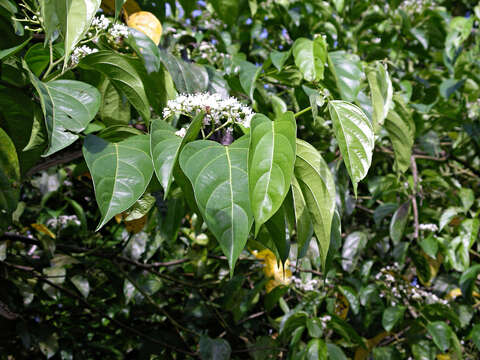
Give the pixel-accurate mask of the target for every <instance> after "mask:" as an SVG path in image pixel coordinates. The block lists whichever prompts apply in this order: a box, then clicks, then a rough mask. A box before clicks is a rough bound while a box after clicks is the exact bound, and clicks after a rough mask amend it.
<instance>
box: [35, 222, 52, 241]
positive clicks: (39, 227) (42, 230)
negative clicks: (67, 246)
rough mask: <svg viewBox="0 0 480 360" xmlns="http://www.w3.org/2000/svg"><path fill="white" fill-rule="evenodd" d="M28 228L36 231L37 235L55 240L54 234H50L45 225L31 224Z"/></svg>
mask: <svg viewBox="0 0 480 360" xmlns="http://www.w3.org/2000/svg"><path fill="white" fill-rule="evenodd" d="M30 226H31V227H32V228H34V229H35V230H37V231H38V232H39V233H42V234H45V235H47V236H49V237H51V238H52V239H56V236H55V234H54V233H52V232H51V231H50V230H49V229H48V228H47V227H46V226H45V225H43V224H31V225H30Z"/></svg>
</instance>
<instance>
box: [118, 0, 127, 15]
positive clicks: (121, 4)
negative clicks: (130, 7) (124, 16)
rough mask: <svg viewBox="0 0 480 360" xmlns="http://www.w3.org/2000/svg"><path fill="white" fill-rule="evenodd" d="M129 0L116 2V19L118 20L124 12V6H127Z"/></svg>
mask: <svg viewBox="0 0 480 360" xmlns="http://www.w3.org/2000/svg"><path fill="white" fill-rule="evenodd" d="M126 1H127V0H115V19H117V18H118V15H119V14H120V11H122V7H123V4H125V2H126Z"/></svg>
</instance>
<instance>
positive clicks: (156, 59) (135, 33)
mask: <svg viewBox="0 0 480 360" xmlns="http://www.w3.org/2000/svg"><path fill="white" fill-rule="evenodd" d="M116 1H118V0H116ZM122 1H123V0H122ZM128 32H129V35H128V38H126V39H125V40H126V43H127V44H128V45H130V46H131V47H132V49H133V50H134V51H135V52H136V53H137V55H138V56H140V57H141V58H142V61H143V63H144V64H145V69H146V70H147V73H149V74H150V73H152V72H156V71H159V70H160V50H159V49H158V46H157V45H156V44H155V43H154V42H153V41H152V39H150V38H149V37H148V36H147V35H145V34H144V33H143V32H141V31H139V30H137V29H133V28H128Z"/></svg>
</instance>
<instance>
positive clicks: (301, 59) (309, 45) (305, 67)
mask: <svg viewBox="0 0 480 360" xmlns="http://www.w3.org/2000/svg"><path fill="white" fill-rule="evenodd" d="M292 50H293V58H294V59H295V65H297V67H298V68H299V69H300V71H301V72H302V74H303V77H304V78H305V80H307V81H311V82H313V81H319V80H323V70H324V67H325V63H326V62H327V43H326V42H325V39H324V38H323V37H321V36H318V37H317V38H316V39H315V40H313V41H312V40H310V39H306V38H298V39H297V40H295V43H294V44H293V47H292Z"/></svg>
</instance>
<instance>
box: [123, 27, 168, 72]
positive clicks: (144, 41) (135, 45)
mask: <svg viewBox="0 0 480 360" xmlns="http://www.w3.org/2000/svg"><path fill="white" fill-rule="evenodd" d="M128 32H129V35H128V38H126V42H127V44H128V45H130V46H131V47H132V49H133V50H135V52H136V53H137V55H139V56H140V57H141V58H142V60H143V63H144V64H145V69H146V70H147V72H148V73H149V74H150V73H152V72H155V71H158V70H160V50H159V49H158V46H157V45H156V44H155V43H154V42H153V41H152V39H150V38H149V37H148V36H147V35H145V34H144V33H143V32H141V31H139V30H137V29H133V28H129V29H128Z"/></svg>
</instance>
